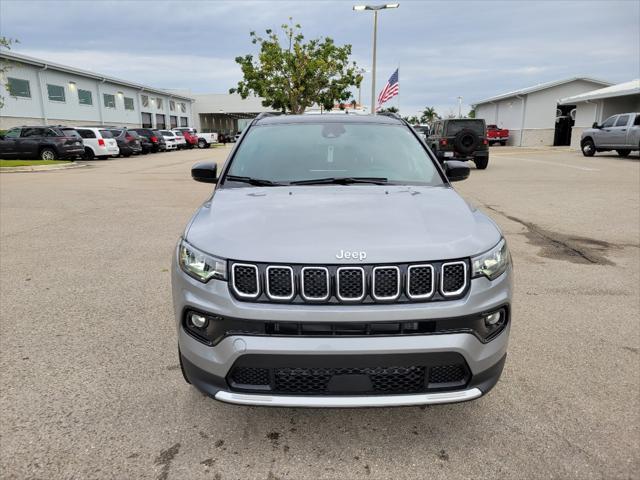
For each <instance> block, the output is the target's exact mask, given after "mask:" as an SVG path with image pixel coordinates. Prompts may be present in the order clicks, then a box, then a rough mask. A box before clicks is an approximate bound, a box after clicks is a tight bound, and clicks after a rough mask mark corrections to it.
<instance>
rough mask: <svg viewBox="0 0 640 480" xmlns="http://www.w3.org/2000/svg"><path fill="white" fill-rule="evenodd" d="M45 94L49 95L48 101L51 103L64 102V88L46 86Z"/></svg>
mask: <svg viewBox="0 0 640 480" xmlns="http://www.w3.org/2000/svg"><path fill="white" fill-rule="evenodd" d="M47 94H48V95H49V100H51V101H52V102H64V101H65V96H64V87H61V86H60V85H50V84H47Z"/></svg>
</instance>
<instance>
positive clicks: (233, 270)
mask: <svg viewBox="0 0 640 480" xmlns="http://www.w3.org/2000/svg"><path fill="white" fill-rule="evenodd" d="M236 266H238V267H251V268H253V269H254V270H255V271H256V291H257V293H256V294H249V293H243V292H240V291H238V289H237V288H236V275H235V273H236ZM231 288H233V292H234V293H235V294H236V295H238V296H239V297H242V298H258V297H259V296H260V271H259V270H258V267H257V266H256V265H252V264H250V263H234V264H233V265H231Z"/></svg>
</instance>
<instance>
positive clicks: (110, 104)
mask: <svg viewBox="0 0 640 480" xmlns="http://www.w3.org/2000/svg"><path fill="white" fill-rule="evenodd" d="M102 96H103V97H104V106H105V107H106V108H116V96H115V95H111V94H110V93H104V94H103V95H102Z"/></svg>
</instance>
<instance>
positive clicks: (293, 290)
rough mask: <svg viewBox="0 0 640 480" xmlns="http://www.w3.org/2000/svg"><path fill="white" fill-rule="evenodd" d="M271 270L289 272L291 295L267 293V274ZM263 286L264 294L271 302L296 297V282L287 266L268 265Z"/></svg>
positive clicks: (291, 269)
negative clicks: (280, 269) (279, 269)
mask: <svg viewBox="0 0 640 480" xmlns="http://www.w3.org/2000/svg"><path fill="white" fill-rule="evenodd" d="M273 268H283V269H285V270H289V276H290V277H291V295H287V296H282V295H271V292H270V291H269V272H270V271H271V269H273ZM265 284H266V285H265V293H266V294H267V297H269V298H270V299H271V300H291V299H293V297H295V296H296V282H295V278H294V276H293V268H291V267H289V266H288V265H269V266H268V267H267V268H266V275H265Z"/></svg>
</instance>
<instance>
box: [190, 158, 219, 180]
mask: <svg viewBox="0 0 640 480" xmlns="http://www.w3.org/2000/svg"><path fill="white" fill-rule="evenodd" d="M191 178H193V179H194V180H195V181H196V182H202V183H216V182H217V181H218V166H217V165H216V164H215V163H213V162H201V163H196V164H195V165H194V166H193V167H191Z"/></svg>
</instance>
